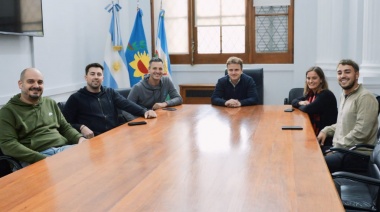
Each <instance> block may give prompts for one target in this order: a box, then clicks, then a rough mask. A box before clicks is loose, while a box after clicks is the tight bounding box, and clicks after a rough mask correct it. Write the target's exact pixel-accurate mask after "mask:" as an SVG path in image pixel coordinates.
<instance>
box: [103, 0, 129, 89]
mask: <svg viewBox="0 0 380 212" xmlns="http://www.w3.org/2000/svg"><path fill="white" fill-rule="evenodd" d="M120 9H121V7H120V6H119V4H114V3H113V2H112V3H111V4H109V5H108V6H107V7H106V10H108V12H111V13H112V17H111V24H110V28H109V32H108V35H107V40H106V47H105V50H104V65H103V66H104V80H103V85H105V86H107V87H111V88H129V87H131V85H130V83H129V74H128V69H127V67H126V64H127V62H126V59H125V55H124V47H123V42H122V41H121V33H120V26H119V10H120Z"/></svg>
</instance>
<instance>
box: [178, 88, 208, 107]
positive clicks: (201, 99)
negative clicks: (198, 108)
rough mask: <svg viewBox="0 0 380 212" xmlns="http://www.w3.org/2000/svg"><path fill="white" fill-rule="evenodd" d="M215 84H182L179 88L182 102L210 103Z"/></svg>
mask: <svg viewBox="0 0 380 212" xmlns="http://www.w3.org/2000/svg"><path fill="white" fill-rule="evenodd" d="M214 89H215V84H183V85H179V90H180V93H181V96H182V99H183V104H211V95H212V93H213V92H214Z"/></svg>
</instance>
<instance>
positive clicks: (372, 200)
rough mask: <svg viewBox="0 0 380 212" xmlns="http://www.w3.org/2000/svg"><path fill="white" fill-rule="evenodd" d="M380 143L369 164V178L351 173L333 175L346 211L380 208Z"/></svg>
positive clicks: (375, 209) (376, 209)
mask: <svg viewBox="0 0 380 212" xmlns="http://www.w3.org/2000/svg"><path fill="white" fill-rule="evenodd" d="M379 143H380V142H379V141H378V143H377V144H376V146H375V148H374V150H373V152H372V155H371V156H370V160H369V164H368V176H364V175H359V174H355V173H350V172H335V173H333V174H332V176H333V178H334V182H335V185H336V188H337V190H338V192H339V194H340V197H341V199H342V203H343V205H344V208H345V209H346V210H355V211H378V207H379V206H380V195H379V187H380V144H379Z"/></svg>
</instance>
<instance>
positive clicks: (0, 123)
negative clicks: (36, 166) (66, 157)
mask: <svg viewBox="0 0 380 212" xmlns="http://www.w3.org/2000/svg"><path fill="white" fill-rule="evenodd" d="M18 86H19V88H20V89H21V93H20V94H17V95H15V96H14V97H12V98H11V99H10V100H9V102H8V103H7V104H6V105H5V106H4V107H2V108H1V109H0V147H1V150H2V151H3V153H4V154H5V155H9V156H12V157H14V158H16V159H17V160H19V161H20V162H21V165H22V166H27V165H29V164H31V163H34V162H37V161H39V160H42V159H44V158H46V157H47V156H51V155H54V154H56V153H58V152H61V151H63V150H65V149H68V148H70V147H72V145H73V144H77V143H81V142H83V141H84V140H85V138H84V137H82V135H81V134H80V133H78V132H77V131H76V130H75V129H74V128H72V127H71V126H70V124H69V123H67V122H66V120H65V118H64V117H63V115H62V113H61V111H60V110H59V108H58V106H57V104H56V102H55V101H54V100H52V99H50V98H48V97H42V93H43V90H44V80H43V76H42V74H41V72H40V71H39V70H37V69H35V68H27V69H25V70H23V71H22V72H21V75H20V80H19V81H18Z"/></svg>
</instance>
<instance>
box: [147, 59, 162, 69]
mask: <svg viewBox="0 0 380 212" xmlns="http://www.w3.org/2000/svg"><path fill="white" fill-rule="evenodd" d="M153 62H161V63H162V64H164V61H162V59H161V58H159V57H152V59H150V61H149V67H150V65H152V63H153Z"/></svg>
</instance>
